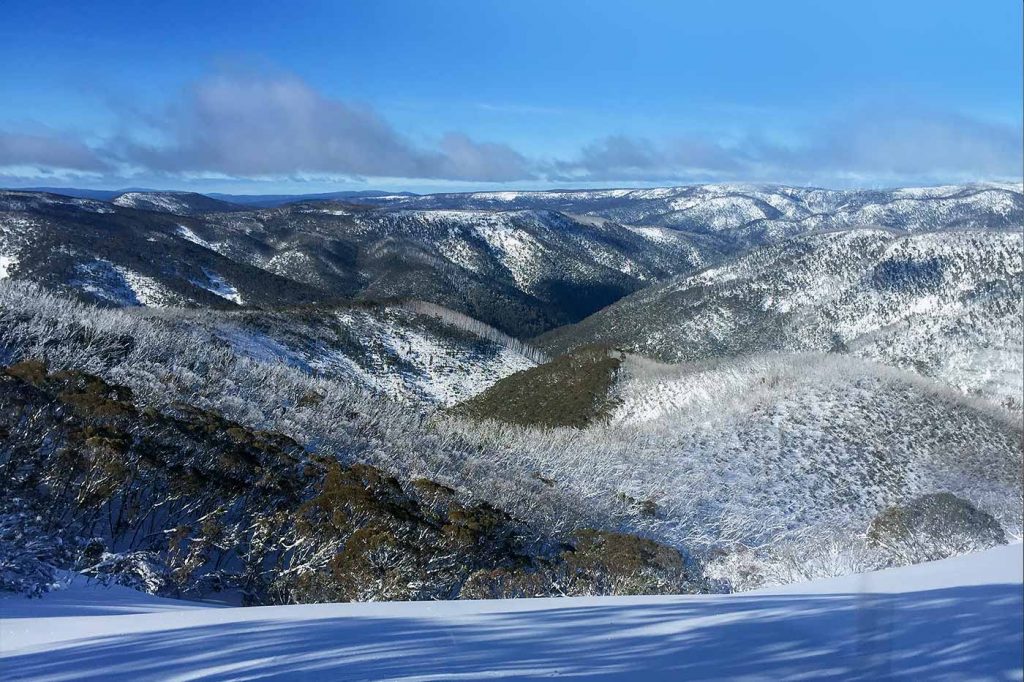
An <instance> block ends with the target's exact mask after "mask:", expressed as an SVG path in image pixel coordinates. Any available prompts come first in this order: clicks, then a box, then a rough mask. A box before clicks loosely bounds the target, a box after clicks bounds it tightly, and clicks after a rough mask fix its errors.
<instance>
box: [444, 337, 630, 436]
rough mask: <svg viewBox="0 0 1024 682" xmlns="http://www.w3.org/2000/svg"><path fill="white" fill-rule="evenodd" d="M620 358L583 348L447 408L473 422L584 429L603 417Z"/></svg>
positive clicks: (602, 349) (610, 400)
mask: <svg viewBox="0 0 1024 682" xmlns="http://www.w3.org/2000/svg"><path fill="white" fill-rule="evenodd" d="M621 363H622V357H621V354H619V353H618V352H616V351H613V350H610V349H609V348H606V347H601V346H588V347H585V348H580V349H578V350H575V351H573V352H572V353H569V354H566V355H562V356H559V357H557V358H555V359H554V360H552V361H551V362H547V363H545V364H543V365H539V366H537V367H533V368H531V369H528V370H524V371H522V372H516V373H515V374H512V375H510V376H507V377H505V378H504V379H502V380H500V381H498V382H497V383H495V384H494V385H493V386H491V387H490V388H489V389H487V390H486V391H484V392H483V393H481V394H480V395H478V396H475V397H473V398H471V399H469V400H467V401H464V402H462V403H459V404H458V405H456V406H454V407H453V408H452V412H453V413H455V414H460V415H464V416H467V417H470V418H472V419H479V420H486V419H493V420H496V421H501V422H505V423H509V424H518V425H520V426H538V427H543V428H554V427H559V426H570V427H573V428H579V429H582V428H586V427H587V426H589V425H591V424H593V423H595V422H598V421H600V420H602V419H604V418H605V417H607V416H608V413H609V412H610V410H611V408H612V407H614V405H615V401H614V399H613V398H612V395H611V389H612V387H613V386H614V384H615V377H616V374H617V372H618V369H619V365H620V364H621Z"/></svg>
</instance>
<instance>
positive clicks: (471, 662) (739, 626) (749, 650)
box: [0, 544, 1024, 681]
mask: <svg viewBox="0 0 1024 682" xmlns="http://www.w3.org/2000/svg"><path fill="white" fill-rule="evenodd" d="M1022 570H1024V567H1022V562H1021V546H1020V545H1019V544H1016V545H1009V546H1004V547H998V548H995V549H992V550H989V551H987V552H982V553H979V554H976V555H971V556H966V557H959V558H954V559H947V560H945V561H939V562H934V563H931V564H924V565H921V566H914V567H909V568H901V569H893V570H889V571H881V572H877V573H872V574H866V575H862V576H853V577H849V578H839V579H834V580H828V581H822V582H815V583H808V584H805V585H799V586H790V587H787V588H782V589H776V590H770V591H764V592H759V593H748V594H743V595H705V596H669V597H580V598H565V599H518V600H505V601H488V600H485V601H461V602H405V603H363V604H318V605H304V606H276V607H258V608H215V607H209V606H204V605H199V604H194V603H186V602H176V603H175V602H171V601H169V600H164V599H157V598H155V597H148V596H145V595H139V594H131V593H129V592H128V591H126V590H123V589H112V590H110V591H109V592H108V591H107V590H104V589H102V588H98V587H95V586H94V587H91V588H90V587H87V586H83V585H81V584H79V585H75V586H73V588H72V589H70V590H68V591H67V592H65V593H57V594H50V595H46V596H44V597H43V598H42V599H40V600H28V599H23V598H11V599H7V600H5V601H3V602H0V604H3V615H4V618H3V621H2V626H0V676H2V677H4V679H43V678H45V679H51V680H71V679H75V680H85V679H102V680H118V679H131V680H149V679H170V678H173V679H198V678H203V679H217V680H227V679H267V678H272V679H310V678H316V679H349V680H385V679H386V680H453V679H474V680H475V679H492V678H493V679H537V678H547V677H558V676H564V677H573V678H577V679H580V678H582V679H593V678H600V679H610V680H644V681H647V680H682V679H690V680H692V679H823V678H837V679H850V678H856V679H878V678H897V679H936V678H945V679H1020V678H1021V676H1022V671H1021V646H1022V605H1021V587H1022V578H1021V574H1022ZM97 592H102V593H104V595H105V596H107V597H109V598H108V599H107V600H102V599H97V598H96V593H97Z"/></svg>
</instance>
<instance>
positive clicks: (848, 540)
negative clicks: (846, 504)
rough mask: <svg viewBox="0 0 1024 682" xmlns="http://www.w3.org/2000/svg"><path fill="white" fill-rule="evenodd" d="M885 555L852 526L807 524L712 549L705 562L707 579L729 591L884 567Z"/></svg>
mask: <svg viewBox="0 0 1024 682" xmlns="http://www.w3.org/2000/svg"><path fill="white" fill-rule="evenodd" d="M885 565H886V559H885V557H884V556H883V555H882V553H881V552H879V551H878V550H876V549H873V548H871V547H868V546H866V545H865V543H864V539H863V536H862V534H860V533H858V532H857V530H856V529H854V528H841V529H840V528H832V529H823V528H811V529H806V530H804V531H802V532H800V533H797V534H793V535H790V536H786V537H782V538H779V539H778V540H776V541H775V542H772V543H771V544H769V545H767V546H764V547H759V548H750V547H743V546H739V547H735V548H731V549H729V550H720V551H717V552H714V554H713V557H712V558H711V559H710V560H709V561H708V563H707V569H706V570H707V574H708V577H709V579H711V580H720V581H724V582H725V583H726V584H727V585H728V587H729V590H730V591H734V592H746V591H749V590H756V589H759V588H762V587H772V586H776V585H788V584H791V583H801V582H807V581H810V580H821V579H825V578H834V577H837V576H843V575H852V574H855V573H866V572H869V571H874V570H878V569H880V568H883V567H885Z"/></svg>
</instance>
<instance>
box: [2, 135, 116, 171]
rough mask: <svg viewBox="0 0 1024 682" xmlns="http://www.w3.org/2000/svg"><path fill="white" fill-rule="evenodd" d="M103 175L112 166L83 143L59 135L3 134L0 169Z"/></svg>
mask: <svg viewBox="0 0 1024 682" xmlns="http://www.w3.org/2000/svg"><path fill="white" fill-rule="evenodd" d="M5 166H22V167H26V166H27V167H40V168H48V169H67V170H78V171H96V172H102V171H106V170H109V168H110V166H109V164H108V163H107V162H106V161H104V160H103V159H102V158H100V155H99V154H97V153H96V151H94V150H93V149H91V148H90V147H89V146H87V145H86V144H85V143H84V142H82V141H80V140H76V139H74V138H71V137H67V136H64V135H58V134H39V133H17V132H3V131H0V167H5Z"/></svg>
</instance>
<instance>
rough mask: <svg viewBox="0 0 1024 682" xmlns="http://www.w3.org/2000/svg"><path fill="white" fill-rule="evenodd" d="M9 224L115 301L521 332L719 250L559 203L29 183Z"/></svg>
mask: <svg viewBox="0 0 1024 682" xmlns="http://www.w3.org/2000/svg"><path fill="white" fill-rule="evenodd" d="M146 196H150V195H146ZM0 235H2V236H0V256H2V257H4V259H5V260H4V263H5V266H4V272H5V273H6V274H7V275H8V276H13V277H17V278H19V279H28V280H33V281H37V282H40V283H42V284H44V285H46V286H48V287H51V288H55V289H61V290H65V291H71V292H74V293H76V294H78V295H80V296H82V297H83V298H85V299H86V300H90V301H96V302H102V303H105V304H108V305H199V306H213V307H217V306H219V307H233V306H234V305H246V306H267V305H271V306H280V305H285V304H302V303H309V302H316V301H320V302H323V301H336V300H339V299H342V298H358V299H370V300H379V299H393V298H401V299H416V300H425V301H430V302H433V303H437V304H440V305H443V306H445V307H449V308H452V309H455V310H458V311H459V312H462V313H465V314H468V315H470V316H472V317H475V318H477V319H480V320H482V321H484V322H487V323H488V324H491V325H493V326H496V327H498V328H500V329H502V330H504V331H506V332H509V333H512V334H514V335H517V336H529V335H532V334H535V333H538V332H540V331H543V330H545V329H549V328H551V327H554V326H557V325H560V324H565V323H567V322H572V321H576V320H579V319H582V318H583V317H585V316H586V315H587V314H589V313H591V312H594V311H596V310H598V309H599V308H601V307H603V306H605V305H607V304H609V303H611V302H613V301H615V300H617V299H618V298H620V297H621V296H623V295H625V294H627V293H630V292H632V291H635V290H637V289H638V288H640V287H642V286H644V285H646V284H648V283H651V282H654V281H656V280H658V279H662V278H664V277H667V276H669V275H672V274H676V273H679V272H688V271H692V270H694V269H697V268H699V267H703V266H704V265H706V264H707V263H708V262H709V261H710V260H713V259H714V258H716V257H717V255H718V253H719V250H720V249H719V248H718V246H717V243H718V242H717V241H716V240H715V239H714V238H706V237H699V238H698V237H690V236H687V235H684V234H681V233H678V232H675V231H671V230H660V229H655V228H639V229H638V228H630V227H626V226H623V225H619V224H617V223H612V222H609V221H606V220H603V219H595V218H584V219H575V218H572V217H569V216H566V215H564V214H561V213H557V212H552V211H513V212H505V213H496V212H479V211H405V210H399V211H392V210H387V209H367V208H364V207H355V206H350V205H345V204H337V203H324V202H320V203H313V204H297V205H292V206H288V207H284V208H280V209H267V210H256V211H244V212H233V213H211V214H204V215H194V216H184V215H173V214H171V213H162V212H154V211H146V212H141V211H137V210H134V209H126V208H122V207H119V206H116V205H114V204H107V203H103V202H96V201H91V200H84V199H73V198H68V197H59V196H56V195H46V194H41V193H26V192H7V193H4V194H2V195H0Z"/></svg>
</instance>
